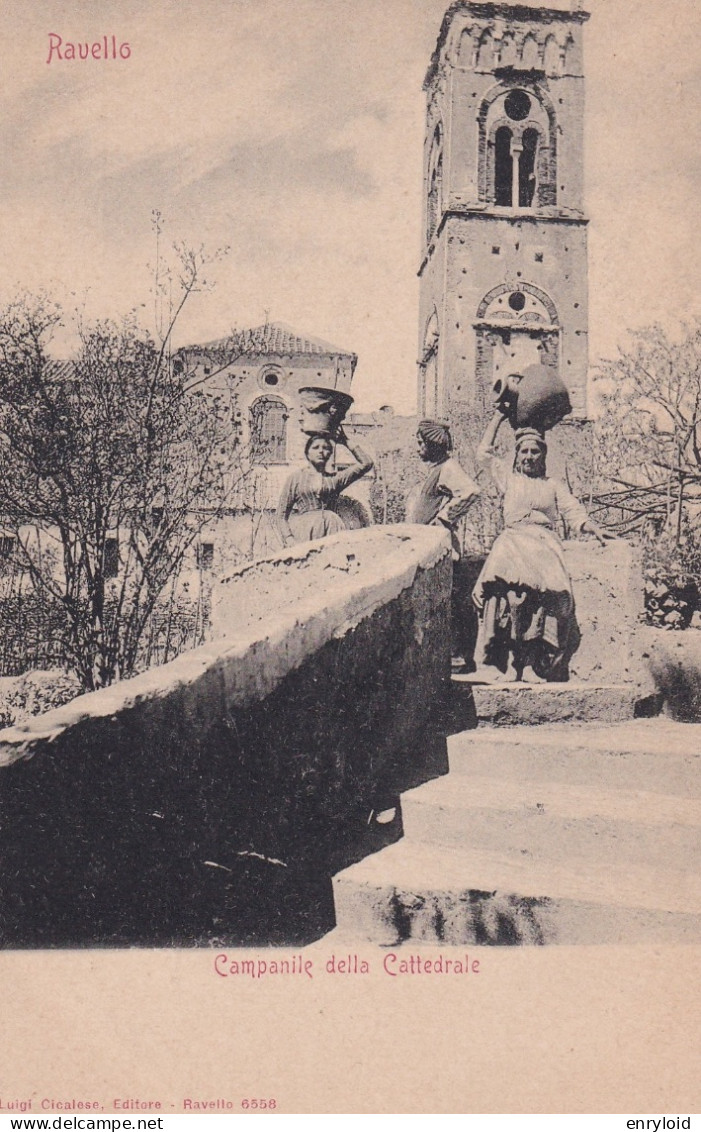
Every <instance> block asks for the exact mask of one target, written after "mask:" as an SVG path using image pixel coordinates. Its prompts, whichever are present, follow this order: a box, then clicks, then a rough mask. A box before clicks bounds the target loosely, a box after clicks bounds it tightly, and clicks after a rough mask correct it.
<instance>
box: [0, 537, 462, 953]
mask: <svg viewBox="0 0 701 1132" xmlns="http://www.w3.org/2000/svg"><path fill="white" fill-rule="evenodd" d="M450 578H451V563H450V554H449V548H448V545H447V539H446V536H445V535H444V534H442V533H441V532H439V531H437V530H435V529H433V528H418V527H399V526H397V527H392V528H389V529H380V528H371V529H368V530H364V531H357V532H347V533H344V534H341V535H337V536H334V537H333V538H331V539H327V540H324V541H323V542H318V543H313V544H306V545H303V546H299V547H295V548H293V549H291V550H287V551H284V552H282V553H279V554H278V555H276V556H273V557H272V558H269V559H267V560H265V561H262V562H258V563H255V564H252V565H250V566H248V567H245V568H243V569H241V570H238V571H236V572H235V573H234V574H232V575H231V576H230V577H229V578H228V579H226V580H225V581H223V582H222V583H221V585H220V587H219V589H218V592H217V593H216V595H215V598H214V601H213V621H214V632H213V637H212V640H211V641H210V642H209V643H208V644H207V645H205V646H203V647H202V648H200V649H197V650H194V651H192V652H190V653H187V654H183V655H182V656H181V657H179V658H178V659H177V660H175V661H173V662H172V663H170V664H168V665H164V666H163V667H161V668H156V669H152V670H150V671H149V672H147V673H145V674H143V675H141V676H139V677H136V678H134V679H133V680H129V681H124V682H123V683H121V684H117V685H114V686H112V687H111V688H107V689H104V690H103V691H100V692H95V693H92V694H90V695H87V696H81V697H79V698H78V699H76V700H74V701H73V702H72V703H70V704H67V705H66V706H64V707H62V708H58V709H56V710H55V711H52V712H49V713H47V714H46V715H43V716H38V717H36V718H34V719H32V720H30V721H27V722H26V723H25V724H23V725H21V726H17V727H14V728H8V729H6V730H5V731H2V732H0V779H1V780H2V785H1V789H0V852H1V855H2V861H3V867H2V875H1V876H0V906H1V907H2V925H1V931H2V944H3V946H6V947H16V946H42V947H45V946H67V945H69V946H70V945H76V946H94V945H111V946H114V945H125V944H130V945H135V944H136V945H154V944H170V943H200V942H201V943H208V942H210V941H213V940H217V939H220V940H222V941H225V942H228V943H242V944H247V943H271V942H276V943H288V944H289V943H296V942H302V941H304V940H307V939H311V938H315V937H316V936H318V935H319V934H321V933H322V932H323V931H325V930H328V929H329V928H331V927H332V926H333V904H332V896H331V881H330V877H331V874H332V872H334V871H335V870H336V869H338V868H340V867H342V866H343V865H344V864H347V863H349V861H350V860H353V859H354V857H355V856H357V855H362V853H364V852H367V851H368V849H369V848H371V847H372V845H371V844H369V842H368V838H370V839H372V837H376V836H377V827H375V828H374V829H373V827H372V823H371V824H370V825H369V824H368V818H369V815H370V812H371V810H372V809H377V808H378V806H380V805H383V804H385V802H386V801H387V799H391V798H392V796H394V795H396V794H397V793H399V792H400V791H401V790H404V789H406V788H407V787H408V786H410V785H415V784H416V783H418V782H420V781H423V780H425V779H426V778H428V777H431V776H432V775H434V774H435V773H438V772H440V771H441V770H445V766H444V765H441V764H440V758H441V755H442V753H441V752H440V750H439V751H438V753H437V757H438V759H439V763H438V764H435V765H434V763H433V762H432V758H433V756H432V754H431V751H432V746H431V744H427V743H426V742H424V732H425V731H426V729H427V727H428V725H429V724H430V722H431V713H432V711H433V710H434V709H435V707H436V706H437V705H438V704H439V703H440V700H441V696H442V691H443V688H444V685H445V682H446V681H447V679H448V674H449V631H448V620H449V605H450Z"/></svg>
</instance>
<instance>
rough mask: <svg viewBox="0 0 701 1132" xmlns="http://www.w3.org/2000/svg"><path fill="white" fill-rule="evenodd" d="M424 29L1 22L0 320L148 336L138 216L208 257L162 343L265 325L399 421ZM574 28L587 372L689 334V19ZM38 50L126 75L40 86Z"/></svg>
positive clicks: (409, 333)
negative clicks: (636, 347) (330, 357)
mask: <svg viewBox="0 0 701 1132" xmlns="http://www.w3.org/2000/svg"><path fill="white" fill-rule="evenodd" d="M560 2H562V0H560ZM446 6H447V3H446V0H354V2H353V3H350V2H348V0H246V2H243V0H91V2H90V3H87V2H85V0H80V2H79V0H63V2H61V0H42V3H41V4H27V3H26V0H3V3H2V5H0V31H1V35H0V52H2V59H1V61H0V74H2V76H3V77H2V82H1V84H0V142H1V146H2V148H1V150H0V152H2V154H3V175H2V178H0V256H1V257H2V264H3V271H2V275H1V277H0V303H2V304H4V303H5V302H7V301H8V300H9V299H10V298H11V297H12V295H13V293H14V291H15V290H16V289H17V288H18V287H22V288H25V289H29V290H31V291H37V290H39V289H42V288H43V289H45V290H47V291H48V292H49V293H50V294H51V295H52V296H54V297H55V298H57V299H59V300H60V301H61V302H62V303H63V304H64V305H65V307H66V309H67V310H70V309H73V308H75V307H76V306H77V307H79V308H80V309H82V310H83V311H84V313H85V316H87V317H88V318H91V317H104V316H116V315H119V314H121V313H125V312H126V311H128V310H129V309H131V308H133V307H137V308H139V309H140V310H141V312H142V315H143V318H144V320H145V321H147V322H148V320H149V318H150V317H151V314H152V304H151V299H150V288H151V280H152V276H151V271H150V268H149V264H153V262H154V254H155V246H154V238H153V231H152V224H151V216H152V212H153V210H154V209H158V210H159V211H160V212H161V214H162V216H163V223H164V226H165V230H164V237H165V242H166V243H170V242H171V241H176V240H181V241H184V242H185V243H187V244H188V245H190V246H195V247H199V246H200V245H204V246H205V248H206V249H208V250H209V251H210V252H214V251H215V250H216V249H220V248H223V247H228V249H229V251H228V254H227V255H226V256H225V257H224V258H223V259H221V260H219V261H218V262H217V263H216V264H214V265H213V266H212V269H211V282H212V288H211V290H208V291H207V292H206V293H204V294H200V295H197V296H194V297H193V299H192V301H191V303H190V305H189V306H188V307H187V308H186V310H185V312H184V316H183V319H182V321H181V323H180V325H179V329H178V344H182V343H185V342H197V341H207V340H211V339H214V338H218V337H221V336H223V335H225V334H227V333H228V332H229V331H230V330H231V329H232V328H233V327H239V328H241V327H248V326H256V325H259V324H260V323H262V322H264V321H265V319H266V317H268V318H270V319H271V320H273V321H280V322H285V323H287V324H289V325H291V326H292V327H294V328H295V329H296V330H299V331H303V332H306V333H309V334H311V335H314V336H317V337H320V338H324V339H326V340H329V341H331V342H333V343H334V344H336V345H338V346H340V347H343V348H344V349H347V350H351V351H353V352H355V353H357V354H358V355H359V363H358V368H357V371H356V378H355V381H354V387H353V392H354V394H355V396H356V401H357V407H358V408H360V409H371V408H374V407H377V406H379V405H382V404H385V403H391V404H393V405H394V406H395V408H396V409H397V411H400V412H411V411H413V409H414V406H415V384H416V352H417V337H418V330H417V317H418V279H417V275H416V273H417V270H418V267H419V263H420V233H421V202H422V192H423V186H422V165H421V162H422V146H423V125H424V115H425V96H424V95H423V93H422V82H423V77H424V74H425V71H426V67H427V64H428V60H429V57H430V54H431V51H432V49H433V47H434V45H435V41H436V36H437V34H438V30H439V27H440V23H441V19H442V16H443V12H444V10H445V7H446ZM587 7H588V10H589V11H590V12H591V13H592V18H591V20H590V21H589V23H588V24H587V25H586V29H585V66H586V75H587V118H586V150H585V165H586V206H587V211H588V214H589V216H590V218H591V226H590V233H589V238H590V245H589V246H590V274H589V281H590V343H591V358H592V362H593V363H596V360H597V358H599V357H602V356H610V355H611V354H612V353H613V352H614V351H615V349H616V347H617V345H618V344H619V343H625V340H626V332H627V330H628V329H631V328H633V329H635V328H639V327H643V326H645V325H649V324H650V323H652V322H653V321H660V322H662V323H663V325H665V326H666V327H668V328H669V329H670V330H672V331H673V332H676V329H677V327H678V326H679V324H680V323H681V322H682V321H683V320H684V319H687V318H689V317H693V316H694V315H698V314H700V313H701V304H700V301H699V294H700V288H699V268H698V262H699V255H698V251H697V250H696V249H695V244H697V243H698V241H697V238H696V237H697V231H696V230H697V220H696V215H697V212H698V204H697V200H698V185H699V184H701V167H700V166H701V146H700V145H699V138H698V126H697V122H698V120H699V105H701V91H700V85H701V82H700V72H701V64H700V63H699V52H698V36H699V32H700V31H701V17H700V15H699V5H698V3H697V0H664V2H662V0H591V2H590V3H589V5H588V6H587ZM49 33H54V34H56V35H60V36H61V38H62V40H63V41H64V42H67V41H74V42H75V41H80V42H85V41H89V42H92V41H94V40H96V39H98V38H101V37H102V36H103V35H107V36H108V37H110V40H109V41H110V43H111V37H112V36H113V35H114V36H115V38H116V41H117V44H118V45H119V44H120V43H128V44H129V48H130V57H129V58H128V59H126V60H116V61H114V60H99V61H98V60H93V59H91V60H87V61H80V60H77V61H74V62H71V61H69V60H66V59H64V60H63V61H59V60H58V59H57V58H56V57H55V55H54V58H53V60H52V62H51V63H47V56H48V54H49V42H50V40H49ZM73 334H74V331H73V330H72V329H71V328H70V327H67V328H66V330H65V331H64V332H63V334H62V335H61V336H60V337H59V339H58V340H57V351H58V352H63V353H66V352H67V351H68V350H69V349H70V347H71V345H72V343H73V340H74V339H73V338H72V335H73Z"/></svg>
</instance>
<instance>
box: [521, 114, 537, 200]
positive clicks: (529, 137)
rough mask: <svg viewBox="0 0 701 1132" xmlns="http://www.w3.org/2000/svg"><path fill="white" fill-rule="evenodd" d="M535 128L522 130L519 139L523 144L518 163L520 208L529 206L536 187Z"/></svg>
mask: <svg viewBox="0 0 701 1132" xmlns="http://www.w3.org/2000/svg"><path fill="white" fill-rule="evenodd" d="M539 139H540V135H539V133H538V131H537V130H524V131H523V136H522V139H521V144H522V146H523V148H522V150H521V154H520V157H519V163H518V203H519V207H520V208H530V207H531V206H532V204H533V199H534V197H535V189H536V169H537V157H538V141H539Z"/></svg>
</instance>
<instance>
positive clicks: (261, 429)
mask: <svg viewBox="0 0 701 1132" xmlns="http://www.w3.org/2000/svg"><path fill="white" fill-rule="evenodd" d="M288 416H289V413H288V411H287V406H286V404H285V402H284V401H282V400H281V399H280V398H279V397H259V398H258V400H257V401H254V402H253V404H252V405H251V459H252V460H253V462H254V463H255V464H284V463H285V462H286V460H287V418H288Z"/></svg>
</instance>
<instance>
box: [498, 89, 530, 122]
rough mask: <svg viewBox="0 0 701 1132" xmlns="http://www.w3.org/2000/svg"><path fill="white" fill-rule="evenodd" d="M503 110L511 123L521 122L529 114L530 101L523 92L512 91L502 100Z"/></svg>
mask: <svg viewBox="0 0 701 1132" xmlns="http://www.w3.org/2000/svg"><path fill="white" fill-rule="evenodd" d="M504 109H505V110H506V113H507V114H508V116H509V118H511V120H512V121H513V122H522V121H523V120H524V118H527V117H528V115H529V114H530V112H531V100H530V98H529V97H528V95H527V94H526V92H525V90H512V91H511V93H510V94H507V96H506V98H505V100H504Z"/></svg>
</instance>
